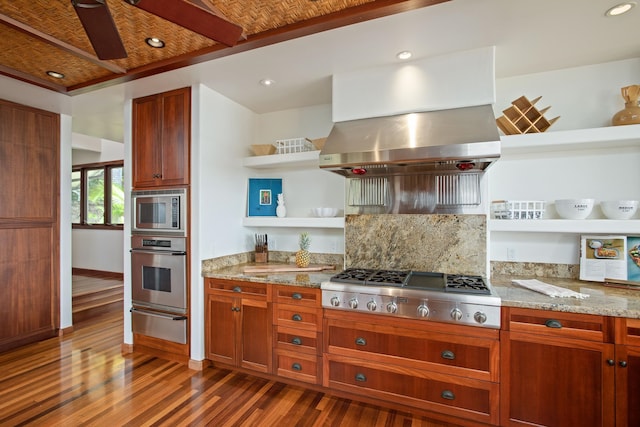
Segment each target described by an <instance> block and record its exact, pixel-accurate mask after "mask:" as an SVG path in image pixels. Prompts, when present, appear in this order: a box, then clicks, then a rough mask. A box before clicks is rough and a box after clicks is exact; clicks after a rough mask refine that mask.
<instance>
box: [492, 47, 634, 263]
mask: <svg viewBox="0 0 640 427" xmlns="http://www.w3.org/2000/svg"><path fill="white" fill-rule="evenodd" d="M631 84H640V59H633V60H625V61H617V62H611V63H605V64H597V65H590V66H585V67H577V68H571V69H564V70H558V71H552V72H545V73H538V74H529V75H524V76H518V77H512V78H507V79H499V80H498V81H497V84H496V87H497V103H496V105H495V107H494V109H495V114H496V117H499V116H500V115H501V114H502V110H504V109H505V108H507V107H508V106H509V105H510V103H511V101H513V100H515V99H516V98H518V97H520V96H522V95H525V96H527V98H529V99H530V100H532V99H534V98H536V97H538V96H542V99H541V100H540V101H539V102H538V104H536V106H537V107H538V108H543V107H546V106H551V108H550V109H549V110H548V111H547V112H546V113H545V117H547V118H553V117H556V116H560V119H559V120H558V121H557V122H556V123H555V124H553V126H552V127H551V128H550V129H549V130H548V131H547V133H552V132H555V131H561V130H571V129H583V128H597V127H606V126H610V125H611V117H612V116H613V115H614V114H615V113H616V112H617V111H619V110H621V109H622V108H624V101H623V99H622V97H621V95H620V88H621V87H624V86H628V85H631ZM638 140H639V141H640V135H638ZM639 147H640V144H639ZM639 164H640V151H639V150H638V149H637V148H625V149H616V150H614V151H612V150H608V149H607V148H606V147H603V148H594V149H589V150H581V151H580V152H575V151H574V152H566V151H565V152H563V151H559V152H554V153H543V154H527V155H503V157H502V158H501V159H500V160H499V161H498V162H496V164H495V165H494V166H492V167H491V168H490V169H489V172H488V175H489V182H490V185H489V188H490V198H491V199H492V200H503V199H504V200H546V201H547V202H552V201H553V200H556V199H565V198H594V199H596V201H599V200H616V199H636V200H637V199H638V198H639V197H640V190H638V188H637V186H636V185H630V184H629V183H632V182H633V183H637V182H640V169H639V168H638V165H639ZM547 216H548V217H550V218H557V214H556V213H555V210H554V208H553V205H550V206H549V207H548V212H547ZM590 217H591V218H602V217H603V216H602V213H601V211H600V209H599V207H596V208H595V209H594V211H593V212H592V214H591V216H590ZM579 238H580V235H579V234H557V233H504V232H499V233H498V232H493V233H491V236H490V248H489V253H490V259H491V260H496V261H518V262H525V261H528V262H542V263H559V264H577V263H578V262H579V250H580V248H579Z"/></svg>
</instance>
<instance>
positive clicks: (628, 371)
mask: <svg viewBox="0 0 640 427" xmlns="http://www.w3.org/2000/svg"><path fill="white" fill-rule="evenodd" d="M614 363H615V371H616V426H617V427H632V426H640V319H624V318H616V357H615V360H614Z"/></svg>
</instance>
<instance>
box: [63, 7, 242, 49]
mask: <svg viewBox="0 0 640 427" xmlns="http://www.w3.org/2000/svg"><path fill="white" fill-rule="evenodd" d="M124 1H125V2H126V3H129V4H132V5H134V6H136V7H138V8H140V9H142V10H145V11H147V12H149V13H152V14H154V15H156V16H159V17H160V18H163V19H166V20H167V21H170V22H173V23H174V24H177V25H180V26H182V27H184V28H186V29H188V30H191V31H193V32H195V33H198V34H202V35H203V36H205V37H208V38H210V39H212V40H215V41H217V42H219V43H222V44H224V45H226V46H230V47H231V46H235V44H236V43H237V42H238V40H240V37H241V35H242V27H240V26H238V25H236V24H233V23H231V22H229V21H227V20H225V19H223V18H221V17H220V16H218V15H217V14H216V13H215V7H214V6H213V4H212V3H211V2H210V1H209V0H193V1H192V2H186V1H183V0H124ZM71 4H72V5H73V7H74V9H75V11H76V13H77V14H78V18H79V19H80V22H82V26H83V27H84V30H85V32H86V33H87V36H88V37H89V41H90V42H91V45H92V46H93V49H94V50H95V52H96V55H97V56H98V58H100V59H103V60H108V59H120V58H126V57H127V51H126V50H125V48H124V44H123V43H122V39H121V38H120V34H119V33H118V28H117V27H116V24H115V22H114V20H113V16H111V12H110V11H109V7H108V6H107V3H106V0H71Z"/></svg>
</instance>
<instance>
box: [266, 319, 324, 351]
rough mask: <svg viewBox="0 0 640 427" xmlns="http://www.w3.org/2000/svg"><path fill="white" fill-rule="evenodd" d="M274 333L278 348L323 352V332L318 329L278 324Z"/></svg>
mask: <svg viewBox="0 0 640 427" xmlns="http://www.w3.org/2000/svg"><path fill="white" fill-rule="evenodd" d="M274 335H275V338H276V345H275V347H276V348H277V349H281V350H289V351H293V352H296V353H307V354H315V355H320V353H321V351H320V342H321V338H320V337H321V336H322V334H320V333H318V332H316V331H309V330H306V329H296V328H288V327H286V326H276V327H275V328H274Z"/></svg>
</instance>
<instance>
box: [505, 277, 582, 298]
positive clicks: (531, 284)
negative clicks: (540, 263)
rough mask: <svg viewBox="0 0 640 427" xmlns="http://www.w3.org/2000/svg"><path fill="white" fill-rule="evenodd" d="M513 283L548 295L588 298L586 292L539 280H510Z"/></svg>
mask: <svg viewBox="0 0 640 427" xmlns="http://www.w3.org/2000/svg"><path fill="white" fill-rule="evenodd" d="M511 282H512V283H513V284H515V285H518V286H522V287H523V288H527V289H531V290H532V291H536V292H540V293H542V294H545V295H549V296H550V297H553V298H556V297H565V298H579V299H584V298H588V297H589V295H588V294H582V293H580V292H575V291H572V290H571V289H566V288H561V287H558V286H554V285H550V284H549V283H544V282H541V281H540V280H536V279H530V280H512V281H511Z"/></svg>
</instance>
